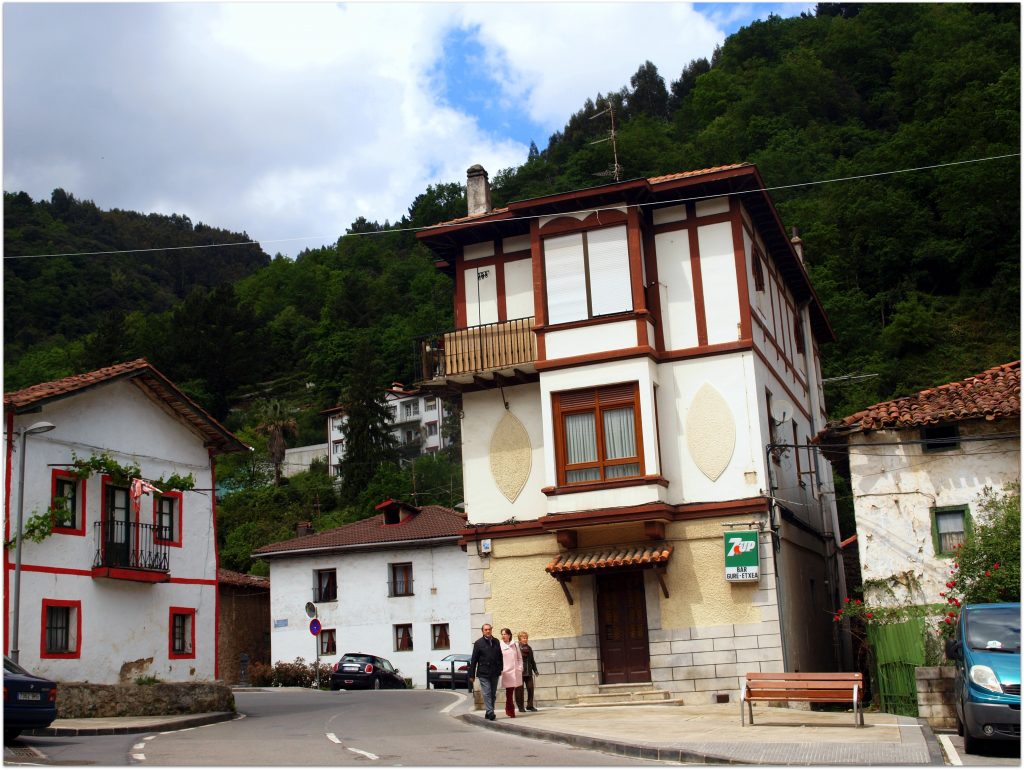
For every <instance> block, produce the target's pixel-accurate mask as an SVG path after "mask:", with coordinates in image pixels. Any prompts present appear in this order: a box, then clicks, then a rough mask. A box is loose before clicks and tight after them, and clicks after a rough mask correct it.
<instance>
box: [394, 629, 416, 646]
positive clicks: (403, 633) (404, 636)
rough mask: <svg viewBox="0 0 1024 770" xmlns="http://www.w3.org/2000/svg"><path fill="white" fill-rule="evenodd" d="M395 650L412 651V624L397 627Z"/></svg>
mask: <svg viewBox="0 0 1024 770" xmlns="http://www.w3.org/2000/svg"><path fill="white" fill-rule="evenodd" d="M395 649H396V650H403V651H405V650H411V649H412V623H402V624H400V625H397V626H395Z"/></svg>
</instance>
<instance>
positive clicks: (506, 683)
mask: <svg viewBox="0 0 1024 770" xmlns="http://www.w3.org/2000/svg"><path fill="white" fill-rule="evenodd" d="M501 660H502V667H501V684H500V686H501V687H504V688H505V714H506V715H507V716H510V717H512V718H513V719H515V716H516V704H515V700H514V699H515V693H516V688H517V687H522V686H523V656H522V654H521V653H520V652H519V645H518V644H516V643H515V642H513V641H512V629H511V628H503V629H501Z"/></svg>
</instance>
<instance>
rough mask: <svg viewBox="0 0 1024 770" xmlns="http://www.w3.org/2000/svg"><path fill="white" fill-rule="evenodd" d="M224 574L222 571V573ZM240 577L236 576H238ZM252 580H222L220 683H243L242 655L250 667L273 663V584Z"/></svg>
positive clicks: (264, 579)
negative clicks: (271, 596) (271, 650)
mask: <svg viewBox="0 0 1024 770" xmlns="http://www.w3.org/2000/svg"><path fill="white" fill-rule="evenodd" d="M222 573H223V570H222ZM235 574H237V573H235ZM239 578H241V579H243V580H244V579H245V578H251V580H250V582H249V583H248V584H245V583H243V584H241V585H236V584H233V583H227V582H225V581H224V580H223V579H221V581H220V583H219V585H218V588H217V590H218V591H219V593H220V620H219V623H220V627H219V634H218V639H217V654H218V658H219V661H220V679H221V681H223V682H226V683H227V684H240V683H242V681H243V679H242V665H241V662H242V655H243V654H244V655H246V656H248V664H249V665H250V666H251V665H252V664H253V663H256V662H259V663H266V664H269V663H270V581H269V580H267V579H266V578H252V576H248V575H240V576H239Z"/></svg>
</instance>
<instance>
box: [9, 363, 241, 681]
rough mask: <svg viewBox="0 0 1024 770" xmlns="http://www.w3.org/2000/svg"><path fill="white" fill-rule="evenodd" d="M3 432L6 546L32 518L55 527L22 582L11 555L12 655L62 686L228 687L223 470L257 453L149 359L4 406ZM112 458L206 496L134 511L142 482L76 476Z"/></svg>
mask: <svg viewBox="0 0 1024 770" xmlns="http://www.w3.org/2000/svg"><path fill="white" fill-rule="evenodd" d="M49 426H52V428H49V430H47V431H46V432H41V429H42V428H48V427H49ZM4 431H5V437H6V462H5V478H6V480H7V481H6V485H5V488H4V509H5V512H6V514H7V515H6V516H5V528H4V538H5V540H7V541H8V542H10V541H11V540H13V539H15V537H16V533H17V520H18V514H19V513H20V514H21V517H22V520H23V521H24V522H28V521H31V520H32V519H33V518H34V517H36V516H39V515H43V516H45V515H48V514H47V511H49V510H53V511H54V512H55V514H54V515H55V516H56V518H55V519H54V520H55V522H56V526H54V528H53V532H52V534H50V535H49V536H47V537H45V538H44V539H42V541H41V542H33V541H31V540H24V541H23V547H22V551H21V565H20V571H19V570H17V569H16V567H17V566H18V564H17V550H16V549H13V548H8V549H5V550H4V652H5V654H7V655H11V654H13V653H15V652H17V654H18V657H19V658H20V662H21V664H22V665H24V666H26V667H27V668H28V669H30V670H31V671H33V672H34V673H37V674H40V675H42V676H47V677H50V678H53V679H56V680H61V681H89V682H96V683H116V682H123V681H132V680H134V679H135V678H136V677H139V676H156V677H158V678H160V679H161V680H164V681H191V680H212V679H215V678H216V677H217V676H218V673H219V670H218V664H219V660H218V655H217V648H218V639H217V634H218V632H217V628H218V626H217V622H218V612H219V594H218V591H217V540H216V514H215V497H214V487H215V485H216V478H215V477H216V470H215V460H216V458H217V456H218V455H221V454H224V453H226V452H238V451H243V450H247V449H248V447H247V446H246V445H245V444H243V443H242V442H241V441H239V440H238V438H236V437H235V436H234V435H233V434H232V433H231V432H230V431H228V430H227V429H226V428H224V426H222V425H221V424H220V423H219V422H218V421H217V420H215V419H214V418H213V417H212V416H210V415H209V414H208V413H207V412H206V411H205V410H204V409H202V408H201V407H200V406H199V405H198V404H196V403H195V402H194V401H192V400H191V399H190V398H188V397H187V396H186V395H185V394H183V393H182V392H181V391H180V390H179V389H178V388H177V387H176V386H175V385H174V383H172V382H171V381H170V380H168V379H167V377H165V376H164V375H163V374H161V373H160V372H159V371H158V370H157V369H156V368H154V367H153V366H152V365H151V364H149V363H148V362H147V361H146V360H145V359H139V360H136V361H132V362H130V363H125V364H118V365H115V366H110V367H107V368H104V369H99V370H97V371H94V372H89V373H87V374H81V375H76V376H73V377H67V378H65V379H62V380H57V381H55V382H47V383H42V384H39V385H33V386H31V387H28V388H25V389H23V390H19V391H16V392H12V393H6V394H4ZM36 431H39V432H36ZM23 450H24V456H22V451H23ZM103 456H107V457H109V459H110V460H111V461H112V462H113V463H114V464H116V466H117V467H119V468H127V467H131V466H137V467H138V469H139V477H140V478H141V479H142V480H144V481H148V482H152V481H153V480H156V479H171V478H172V477H173V476H178V477H188V476H191V477H192V478H193V479H194V488H193V489H191V490H181V489H178V490H176V491H175V490H171V489H163V490H160V493H158V492H154V491H147V492H145V493H144V494H141V495H136V496H135V497H134V498H133V494H132V488H131V484H130V480H119V479H117V478H115V477H114V476H112V475H111V474H109V473H104V472H102V470H99V471H96V472H93V473H91V475H88V476H85V477H83V476H84V474H80V473H78V472H77V471H78V470H79V469H77V468H75V467H74V466H73V462H74V460H75V459H76V458H77V459H78V460H84V461H89V460H93V459H94V458H95V459H100V458H102V457H103ZM107 467H108V469H113V466H107ZM22 470H23V473H24V476H23V479H24V481H23V483H22V481H21V480H20V479H21V478H22ZM139 491H141V490H136V492H139ZM58 509H59V512H58ZM16 573H19V574H20V590H19V591H18V592H17V593H18V597H17V599H16V598H15V596H14V593H15V592H14V587H15V584H16V583H17V582H18V577H17V575H16ZM15 627H17V636H16V637H15Z"/></svg>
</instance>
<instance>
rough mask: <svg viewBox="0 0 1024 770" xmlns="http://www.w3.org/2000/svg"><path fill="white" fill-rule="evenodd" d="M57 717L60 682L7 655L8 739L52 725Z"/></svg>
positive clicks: (5, 670)
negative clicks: (39, 673)
mask: <svg viewBox="0 0 1024 770" xmlns="http://www.w3.org/2000/svg"><path fill="white" fill-rule="evenodd" d="M56 718H57V684H56V682H51V681H50V680H49V679H43V678H42V677H39V676H35V675H33V674H30V673H29V672H28V671H26V670H25V669H23V668H22V667H21V666H19V665H18V664H17V663H15V662H14V661H13V660H11V659H10V658H8V657H7V656H6V655H5V656H4V740H13V739H14V738H17V737H18V736H19V735H20V734H21V731H22V730H32V729H37V728H42V727H49V726H50V722H52V721H53V720H54V719H56Z"/></svg>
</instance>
